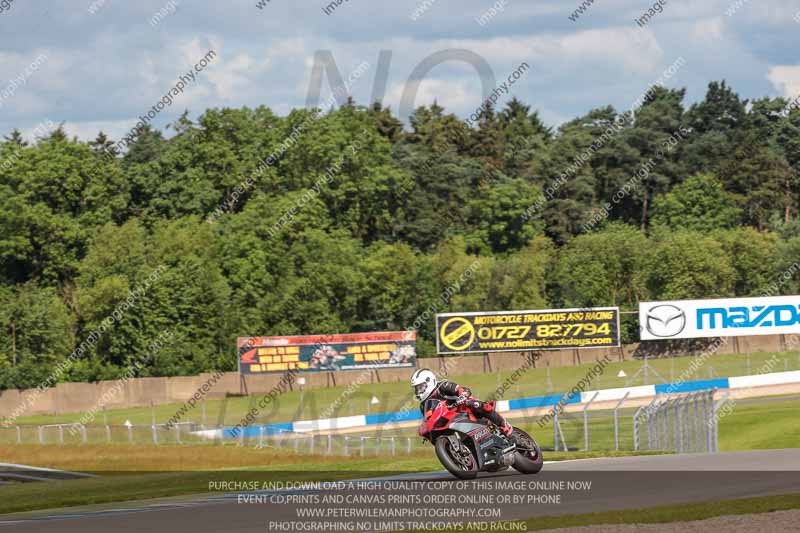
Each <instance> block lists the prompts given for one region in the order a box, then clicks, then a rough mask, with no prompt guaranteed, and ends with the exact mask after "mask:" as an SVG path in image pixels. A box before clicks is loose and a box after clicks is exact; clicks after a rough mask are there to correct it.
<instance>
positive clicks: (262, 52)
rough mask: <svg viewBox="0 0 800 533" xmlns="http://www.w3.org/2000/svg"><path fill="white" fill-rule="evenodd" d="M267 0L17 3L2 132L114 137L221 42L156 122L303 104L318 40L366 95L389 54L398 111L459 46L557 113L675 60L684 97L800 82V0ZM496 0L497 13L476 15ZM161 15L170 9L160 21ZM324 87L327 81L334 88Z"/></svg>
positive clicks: (609, 96)
mask: <svg viewBox="0 0 800 533" xmlns="http://www.w3.org/2000/svg"><path fill="white" fill-rule="evenodd" d="M257 2H258V0H249V1H244V0H230V1H226V2H222V1H217V2H210V1H206V0H138V1H135V2H134V1H123V0H71V1H66V0H56V1H49V2H35V3H34V2H30V1H23V0H13V1H12V2H11V4H10V7H9V8H7V9H6V10H5V11H3V12H0V43H1V44H0V134H3V135H5V134H7V133H8V132H9V131H10V130H11V129H12V128H14V127H18V128H20V129H22V130H23V131H25V132H30V131H32V130H33V129H34V128H35V127H36V125H37V124H39V123H41V122H44V121H52V122H53V123H56V124H57V123H61V122H64V123H65V127H66V129H67V131H68V132H69V133H70V134H75V135H78V136H79V137H80V138H83V139H87V138H93V137H94V136H95V135H96V133H97V131H98V130H100V129H103V130H104V131H106V132H107V133H109V134H110V135H111V136H112V138H115V139H118V138H119V137H120V136H122V135H123V132H125V131H126V130H128V129H130V128H131V126H133V125H134V124H135V122H136V120H137V117H138V116H139V115H142V114H143V113H146V112H147V110H148V109H150V108H151V107H152V106H153V105H154V104H155V103H156V102H157V101H158V100H159V99H160V98H161V97H162V95H163V94H164V93H165V92H167V91H168V90H169V89H170V88H171V87H172V86H174V85H175V83H176V82H177V80H178V77H179V76H180V75H181V74H183V73H185V72H187V71H188V70H189V69H191V68H192V65H193V64H194V63H195V62H196V61H198V60H199V59H200V58H201V57H203V56H204V55H205V54H206V52H207V51H208V50H210V49H213V50H214V51H216V52H217V54H218V57H217V59H216V60H215V61H214V62H213V63H212V64H211V65H210V66H209V67H208V68H207V69H206V70H205V71H204V72H202V73H200V74H198V75H197V81H196V82H195V83H193V84H191V85H190V86H188V87H187V88H186V90H185V91H184V92H183V93H182V94H181V95H179V96H177V97H176V98H175V100H174V102H173V104H172V105H171V106H169V107H167V108H166V109H164V110H163V112H162V113H161V114H160V115H159V117H158V119H157V121H156V123H157V125H159V126H163V125H164V124H166V123H168V122H169V121H171V120H173V119H174V118H175V117H176V116H178V115H179V114H180V113H181V112H182V111H183V110H184V109H188V110H189V111H190V114H191V115H192V116H196V115H197V114H198V113H200V112H202V111H203V110H204V109H206V108H210V107H241V106H250V107H255V106H258V105H266V106H269V107H271V108H272V109H273V110H275V111H276V112H277V113H279V114H285V113H287V112H288V111H289V110H290V109H291V108H293V107H302V106H304V105H305V102H306V98H307V94H308V91H309V81H310V78H311V72H312V66H313V64H314V55H315V52H316V51H318V50H329V51H330V52H331V54H332V55H333V57H334V59H335V61H336V63H337V65H338V68H339V70H340V71H341V72H342V74H343V76H345V77H347V74H348V73H349V72H351V71H353V70H354V69H356V68H357V67H358V66H359V65H361V64H363V63H364V62H367V63H368V64H369V68H368V69H367V70H366V71H365V72H364V74H363V75H362V76H360V77H359V79H358V80H356V81H355V83H354V84H353V87H352V89H351V92H352V94H353V96H354V98H355V99H356V100H357V101H358V102H359V103H367V102H368V101H369V99H370V96H371V94H372V93H373V84H374V81H373V80H374V78H375V76H376V71H377V69H378V54H379V52H380V51H381V50H391V51H392V60H391V64H390V68H389V70H388V76H387V80H386V91H385V98H384V102H385V103H386V104H388V105H391V106H392V109H393V110H394V111H395V113H397V112H398V108H399V101H400V97H401V95H402V93H403V89H404V87H405V85H406V83H407V80H408V78H409V75H410V74H411V72H412V71H413V70H414V68H415V66H417V65H418V64H419V63H420V62H421V61H423V60H424V59H425V58H426V57H428V56H430V55H431V54H433V53H436V52H441V51H444V50H450V49H462V50H468V51H470V52H472V53H474V54H477V56H479V57H481V58H482V59H485V61H486V62H487V63H488V64H489V65H490V67H491V69H492V71H493V72H494V75H495V77H496V78H497V80H498V82H500V81H502V80H503V79H504V78H505V76H507V75H508V74H509V73H511V72H512V71H513V70H514V69H515V68H516V67H517V66H518V65H519V64H520V63H522V62H525V63H528V64H529V65H530V67H531V68H530V70H529V71H528V72H527V73H526V74H525V76H524V77H523V78H522V79H520V80H519V81H518V82H517V83H516V84H514V86H513V87H512V88H511V93H512V94H513V95H514V96H517V97H518V98H520V99H522V100H523V101H525V102H527V103H529V104H531V105H532V106H533V107H534V108H536V109H538V110H539V111H540V113H541V115H542V117H543V118H544V119H545V121H546V122H548V123H549V124H551V125H556V124H558V123H560V122H562V121H564V120H568V119H570V118H572V117H574V116H576V115H579V114H582V113H585V112H586V111H588V110H589V109H592V108H594V107H599V106H603V105H607V104H612V105H614V106H615V107H617V108H620V109H628V108H629V107H630V105H631V103H632V102H634V101H635V100H636V99H637V98H638V97H639V96H640V95H641V94H642V93H643V92H644V91H645V90H646V89H647V87H648V85H649V84H650V83H653V82H654V81H656V80H658V79H659V78H661V77H662V75H663V72H664V70H665V69H667V68H668V67H669V66H670V65H672V64H673V63H674V62H675V61H676V60H678V58H683V60H684V63H683V65H682V66H681V67H680V68H679V69H678V70H677V72H676V73H675V74H674V76H672V77H670V78H669V79H668V80H667V81H666V82H665V85H666V86H667V87H686V88H687V90H688V94H687V102H688V103H691V102H693V101H696V100H697V99H700V98H702V97H703V94H704V93H705V89H706V85H707V83H708V82H709V81H710V80H720V79H726V80H728V82H729V83H730V84H731V85H732V86H733V87H734V88H735V89H736V90H737V91H738V92H739V93H740V95H741V96H742V97H744V98H758V97H763V96H778V95H782V96H787V97H795V96H796V95H797V94H798V93H800V50H799V49H798V46H797V45H798V44H799V43H800V37H798V36H800V23H798V22H795V21H794V20H793V17H794V16H795V14H796V13H798V12H800V0H781V1H778V0H759V1H756V0H749V1H748V0H722V1H717V0H704V1H703V2H694V1H689V0H667V3H666V6H665V7H664V9H663V11H662V12H661V13H660V14H658V15H656V16H655V17H654V18H653V19H652V20H651V21H650V22H649V24H648V25H647V26H646V27H644V28H639V27H638V26H637V24H636V22H635V19H636V18H637V17H640V16H641V15H642V13H644V12H645V11H646V10H647V8H648V7H649V6H651V5H652V2H649V1H633V0H617V1H615V0H596V1H595V2H594V4H593V5H591V6H589V7H588V9H587V10H586V11H585V12H584V13H583V14H582V15H581V16H580V18H578V19H577V21H575V22H573V21H572V20H570V19H569V18H568V17H569V15H571V14H572V13H573V11H574V10H575V9H576V8H577V7H578V5H579V4H580V1H579V0H560V1H549V0H527V1H525V0H497V1H495V0H484V1H478V0H408V1H401V0H395V1H392V2H389V1H385V0H348V1H345V2H344V3H343V4H342V5H340V6H338V7H337V8H336V10H335V11H333V12H332V13H331V14H330V15H327V14H325V12H323V7H324V6H325V5H326V4H327V3H329V2H330V0H327V1H323V0H319V1H317V0H271V1H269V2H268V3H266V6H265V7H264V8H263V9H259V8H257V7H256V3H257ZM498 3H500V4H502V3H504V4H505V5H504V6H503V7H502V11H498V12H497V13H496V14H495V15H494V16H493V17H491V18H490V20H488V21H487V22H486V23H485V24H483V25H481V24H479V23H478V22H477V20H476V19H478V18H479V17H481V15H482V14H484V13H485V12H486V11H487V9H488V8H490V7H491V6H492V5H499V4H498ZM91 6H93V9H92V10H93V11H94V13H92V12H90V7H91ZM173 6H176V7H174V8H173ZM422 6H427V9H426V10H425V11H424V12H423V13H420V14H419V16H418V17H417V18H416V20H412V14H413V13H414V11H415V9H417V8H418V7H422ZM737 6H738V7H737ZM733 8H736V9H735V12H733V13H731V10H732V9H733ZM159 11H162V13H164V14H165V16H164V17H163V18H162V19H161V20H160V21H159V22H158V23H157V24H155V25H154V24H151V18H152V17H153V16H154V15H156V13H158V12H159ZM729 13H730V14H729ZM42 57H44V59H42ZM37 58H39V60H38V63H39V64H38V65H37V67H36V69H33V70H32V69H31V68H30V65H31V64H32V63H34V62H36V61H37ZM14 79H16V80H17V82H14V81H13V80H14ZM327 88H328V82H327V79H325V80H324V81H323V94H322V98H323V99H324V98H326V96H327V94H328V93H327ZM512 94H509V95H504V96H501V98H500V101H501V103H502V102H504V101H506V100H507V99H509V98H510V97H511V95H512ZM434 99H437V100H438V101H439V102H440V103H441V104H442V105H444V106H445V107H446V108H447V109H448V110H450V111H453V112H455V113H457V114H458V115H460V116H462V117H466V116H467V115H468V114H469V113H470V112H472V111H473V110H474V109H475V108H476V107H477V106H478V105H480V103H481V101H482V99H483V96H482V85H481V80H480V78H479V76H478V74H477V73H476V71H475V69H474V68H473V67H472V66H470V65H468V64H467V63H465V62H462V61H455V60H453V61H448V62H445V63H442V64H440V65H438V66H436V67H435V68H434V69H433V70H431V72H430V73H429V74H428V75H427V76H426V77H425V78H424V79H423V80H421V81H420V82H419V93H418V96H417V100H416V103H417V104H418V105H421V104H429V103H431V102H432V101H433V100H434Z"/></svg>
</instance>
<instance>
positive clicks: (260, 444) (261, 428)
mask: <svg viewBox="0 0 800 533" xmlns="http://www.w3.org/2000/svg"><path fill="white" fill-rule="evenodd" d="M258 447H259V448H263V447H264V426H263V425H261V426H258Z"/></svg>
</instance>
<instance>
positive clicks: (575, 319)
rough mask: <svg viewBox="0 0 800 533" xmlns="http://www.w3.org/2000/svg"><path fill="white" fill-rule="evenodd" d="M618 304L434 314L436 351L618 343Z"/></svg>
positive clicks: (552, 347) (572, 346)
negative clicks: (575, 307)
mask: <svg viewBox="0 0 800 533" xmlns="http://www.w3.org/2000/svg"><path fill="white" fill-rule="evenodd" d="M619 342H620V340H619V308H618V307H594V308H583V309H544V310H527V311H491V312H476V313H442V314H438V315H436V351H437V352H438V353H440V354H454V353H468V352H504V351H506V352H509V351H516V352H518V351H527V350H558V349H562V348H607V347H612V346H619Z"/></svg>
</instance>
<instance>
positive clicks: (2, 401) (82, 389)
mask: <svg viewBox="0 0 800 533" xmlns="http://www.w3.org/2000/svg"><path fill="white" fill-rule="evenodd" d="M790 344H791V342H787V339H786V338H784V337H782V336H780V335H764V336H758V337H733V338H731V339H729V341H728V342H727V343H726V344H723V345H721V346H720V347H719V349H718V350H717V353H721V354H723V353H753V352H780V351H782V350H785V349H792V348H796V344H795V345H793V346H790ZM703 346H704V344H703V343H697V344H693V345H691V346H686V345H669V344H666V343H658V342H654V343H651V342H648V343H644V344H639V343H637V344H628V345H625V346H621V347H619V348H597V349H587V350H553V351H546V352H541V356H540V357H539V358H538V359H537V361H536V363H535V366H536V367H537V368H543V367H548V366H549V367H559V366H570V365H578V364H589V363H592V362H595V361H598V360H600V359H602V358H603V357H604V356H608V358H609V359H611V360H612V361H628V360H631V359H634V358H641V357H643V356H644V355H645V354H648V355H649V356H652V357H665V356H669V355H678V354H680V355H686V354H691V353H700V352H701V351H702V349H703ZM525 356H526V354H525V353H524V352H519V353H517V352H510V353H492V354H489V355H487V356H475V355H464V356H455V357H446V358H445V357H439V358H429V359H420V360H419V364H420V365H423V366H427V367H429V368H431V369H433V370H437V371H442V370H443V369H446V370H447V375H464V374H482V373H487V372H498V371H499V372H504V371H512V370H515V369H517V368H519V366H520V365H522V364H523V362H524V361H525ZM361 374H362V373H361V372H358V371H351V372H337V373H329V372H321V373H308V374H305V375H304V377H305V378H306V387H308V388H312V389H313V388H325V387H330V386H333V385H334V384H335V385H337V386H347V385H350V384H352V383H354V382H355V381H356V380H358V379H359V377H360V376H361ZM212 375H213V374H210V373H207V374H201V375H199V376H182V377H170V378H135V379H130V380H128V381H127V382H124V383H123V384H122V385H121V386H120V383H119V382H118V381H101V382H99V383H59V384H58V385H56V386H55V387H53V388H50V389H45V390H44V391H42V392H41V393H38V392H37V391H35V390H26V391H18V390H13V389H12V390H5V391H0V419H2V418H4V417H9V416H12V415H13V413H14V411H15V410H16V409H17V408H18V407H19V406H21V405H26V404H27V403H29V404H30V405H29V407H28V408H27V409H26V410H25V412H24V413H23V414H22V415H21V416H26V415H35V414H60V413H77V412H83V411H88V410H90V409H93V408H95V407H96V406H97V404H98V402H99V401H100V399H101V398H103V395H104V394H105V393H106V392H108V395H107V396H106V400H108V402H107V408H109V409H115V408H128V407H144V406H147V405H150V403H151V402H153V403H154V404H163V403H179V402H184V401H186V400H187V399H188V398H190V397H191V396H192V395H193V394H194V393H195V391H197V390H198V389H199V388H200V387H201V386H202V385H203V384H204V383H206V382H207V381H208V380H209V379H210V378H211V377H212ZM408 376H409V371H408V369H382V370H376V371H371V372H370V375H369V379H366V380H365V379H364V378H361V381H362V382H366V383H376V382H381V383H393V382H399V381H405V380H406V379H408ZM281 378H282V374H261V375H250V376H246V377H245V379H244V380H242V379H241V377H240V376H239V374H238V373H237V372H227V373H225V374H223V375H222V376H221V377H219V378H218V379H217V382H216V383H215V384H214V386H213V388H212V390H211V392H210V393H209V394H208V397H209V398H219V397H224V396H225V395H226V394H240V393H242V392H245V393H248V394H255V393H265V392H269V391H270V390H272V389H273V388H274V387H276V386H278V385H279V383H280V381H281ZM115 389H119V390H117V391H116V393H115V394H113V395H112V394H111V392H112V391H114V390H115ZM28 398H31V400H28Z"/></svg>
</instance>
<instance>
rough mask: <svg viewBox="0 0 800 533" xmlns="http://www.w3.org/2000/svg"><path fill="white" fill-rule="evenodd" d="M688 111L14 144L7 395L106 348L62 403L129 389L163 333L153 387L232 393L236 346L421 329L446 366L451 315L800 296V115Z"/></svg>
mask: <svg viewBox="0 0 800 533" xmlns="http://www.w3.org/2000/svg"><path fill="white" fill-rule="evenodd" d="M684 100H685V91H684V90H668V89H664V88H658V89H656V90H654V91H651V92H650V93H649V95H648V98H647V100H646V101H645V103H644V105H643V106H641V107H640V108H639V109H637V110H635V113H631V112H625V113H619V112H617V111H616V110H615V109H614V108H613V107H611V106H607V107H601V108H597V109H594V110H592V111H591V112H589V113H588V114H586V115H585V116H581V117H578V118H575V119H574V120H571V121H569V122H567V123H564V124H562V125H561V126H559V127H558V128H552V127H548V126H547V125H545V124H543V123H542V121H541V120H540V119H539V116H538V114H537V113H536V111H535V110H532V109H531V108H530V107H529V106H526V105H525V104H524V103H522V102H520V101H518V100H511V101H509V102H507V104H506V105H505V106H504V107H502V109H500V108H498V109H488V110H485V111H484V112H483V114H482V117H481V120H480V122H479V124H477V125H476V126H475V127H472V128H471V127H469V126H468V125H467V124H466V123H465V122H464V121H463V120H461V119H459V118H458V117H456V116H455V115H453V114H448V113H447V112H446V110H445V109H443V108H442V107H440V106H438V105H436V104H434V105H432V106H430V107H421V108H419V109H417V111H416V112H415V113H414V115H413V116H412V117H410V125H409V126H408V127H405V128H404V127H403V124H402V122H401V121H399V120H398V118H397V117H394V116H392V114H391V112H390V111H389V110H388V109H387V108H382V107H381V105H380V104H375V105H372V106H367V107H363V106H359V105H356V104H355V103H354V102H352V101H350V102H349V103H348V104H347V105H344V106H341V107H339V108H338V109H332V110H329V111H326V112H316V111H309V110H305V109H299V110H295V111H292V112H291V113H290V114H289V115H288V116H285V117H281V116H277V115H276V114H274V113H273V112H272V111H271V110H270V109H269V108H267V107H259V108H257V109H248V108H243V109H211V110H207V111H206V112H205V113H203V114H202V115H201V116H200V117H199V118H198V119H197V121H196V122H193V121H191V120H190V119H189V118H188V114H186V113H185V114H184V115H183V116H182V117H181V118H180V119H179V120H177V121H176V122H175V123H173V124H170V125H169V127H168V129H167V130H166V132H161V131H157V130H155V129H152V128H149V127H147V128H145V129H143V130H141V131H139V132H138V134H137V135H136V136H135V139H134V140H133V142H132V143H131V144H130V146H129V147H127V149H126V150H124V151H123V152H122V153H118V151H117V150H116V149H115V148H114V146H115V144H116V140H114V139H109V138H108V137H107V136H106V135H104V134H103V133H102V132H101V133H100V134H99V135H98V136H97V138H96V139H95V140H94V141H92V142H89V143H85V142H80V141H78V140H76V139H69V138H68V136H67V135H66V134H65V133H64V131H63V130H62V129H61V128H59V129H57V130H56V131H54V132H52V133H50V134H48V135H47V136H46V137H44V138H40V139H37V140H36V141H35V142H33V143H31V144H28V143H26V142H25V141H24V140H23V138H22V136H21V135H20V134H19V132H17V131H14V132H10V133H8V135H7V136H6V137H5V138H4V139H5V140H4V141H3V142H2V143H1V144H0V188H2V195H0V202H2V207H0V388H9V387H30V386H36V385H37V384H38V383H40V382H41V381H42V380H44V379H45V378H46V377H47V376H48V375H49V374H50V373H51V372H52V369H53V367H54V366H55V364H56V363H58V362H61V361H64V360H65V359H66V358H67V357H68V356H69V355H70V354H71V353H72V352H73V351H74V350H75V349H76V347H78V346H79V345H80V344H81V343H82V342H84V341H85V339H87V337H89V336H91V337H92V343H91V347H90V348H89V349H87V350H86V351H82V353H81V354H80V357H78V358H77V361H76V362H75V363H74V364H70V365H68V366H67V368H66V372H65V373H64V375H63V377H62V379H66V380H80V381H85V380H98V379H110V378H114V377H116V376H119V375H122V374H123V373H124V372H125V367H126V366H127V365H128V364H130V362H132V361H133V360H136V359H141V358H142V357H144V356H145V355H146V353H147V351H148V349H149V347H150V346H151V343H152V342H153V340H154V339H157V338H160V337H162V336H163V334H164V332H165V331H169V338H170V341H169V342H168V343H166V344H165V345H164V346H163V347H162V348H161V349H160V350H159V351H158V353H156V354H152V356H151V357H148V358H147V361H148V364H147V366H146V367H145V368H144V369H143V370H142V375H150V376H164V375H180V374H193V373H197V372H200V371H205V370H210V369H229V370H233V369H235V368H236V360H235V348H234V346H235V338H236V337H237V336H247V335H272V334H300V333H332V332H356V331H372V330H401V329H407V328H409V327H414V326H415V325H417V326H418V327H419V336H420V339H419V343H418V347H419V352H420V354H421V355H432V354H433V352H434V349H433V344H432V339H433V332H432V323H433V318H432V316H433V313H436V312H446V311H451V310H458V311H466V310H501V309H533V308H544V307H559V306H586V305H598V306H600V305H619V306H621V307H622V308H623V309H627V310H631V309H635V305H636V303H637V302H638V301H639V300H640V299H667V298H694V297H713V296H734V295H757V294H763V293H770V294H775V293H785V294H790V293H795V292H797V290H798V288H797V281H795V279H794V273H795V271H796V270H797V267H794V266H793V265H794V264H795V261H796V260H797V259H798V257H800V223H799V222H798V220H797V208H798V192H799V190H800V188H799V187H798V181H797V177H798V171H800V111H798V110H797V109H792V110H791V111H790V112H788V111H787V101H786V100H783V99H780V98H778V99H760V100H755V101H750V102H748V101H745V100H743V99H741V98H740V97H739V96H738V95H737V94H736V93H735V92H734V91H733V90H732V89H731V88H730V87H729V86H727V85H726V84H725V83H724V82H723V83H716V82H715V83H711V84H710V85H709V87H708V91H707V94H706V96H705V98H704V100H702V101H699V102H697V103H695V104H693V105H691V106H688V105H686V103H685V102H684ZM476 261H477V262H476ZM787 272H788V273H789V274H788V275H787V274H785V273H787ZM465 273H467V274H466V275H465ZM126 301H127V302H128V305H126V306H122V307H121V304H123V303H124V302H126ZM110 316H114V317H115V318H114V320H113V321H109V319H108V317H110ZM104 321H106V322H105V323H106V324H107V326H108V327H107V328H106V329H105V330H104V331H103V332H102V333H101V334H100V335H93V334H92V332H95V331H97V330H98V327H99V326H100V325H101V324H103V323H104ZM112 322H113V323H112ZM624 338H625V340H626V341H630V340H636V338H637V332H636V325H635V323H627V324H626V330H625V337H624Z"/></svg>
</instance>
